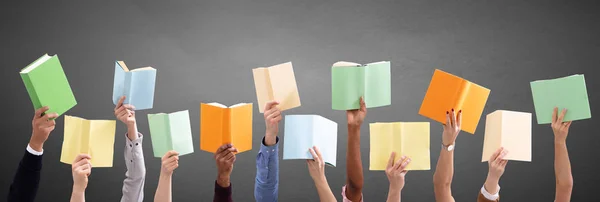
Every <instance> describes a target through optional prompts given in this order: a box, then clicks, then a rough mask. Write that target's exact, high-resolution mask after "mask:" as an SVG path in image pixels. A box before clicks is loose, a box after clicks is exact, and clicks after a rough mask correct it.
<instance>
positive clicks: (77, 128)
mask: <svg viewBox="0 0 600 202" xmlns="http://www.w3.org/2000/svg"><path fill="white" fill-rule="evenodd" d="M116 127H117V123H116V121H114V120H87V119H83V118H79V117H74V116H65V135H64V140H63V145H62V152H61V155H60V162H63V163H66V164H71V163H73V160H74V159H75V157H76V156H77V155H78V154H82V153H84V154H89V155H90V156H92V159H91V161H90V162H91V164H92V166H93V167H112V166H113V154H114V147H115V130H116Z"/></svg>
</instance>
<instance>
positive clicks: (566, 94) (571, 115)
mask: <svg viewBox="0 0 600 202" xmlns="http://www.w3.org/2000/svg"><path fill="white" fill-rule="evenodd" d="M531 93H532V94H533V105H534V107H535V116H536V118H537V123H538V124H547V123H552V110H553V109H554V107H558V109H559V111H558V112H559V113H560V111H561V110H562V109H567V110H568V111H567V114H565V117H564V119H563V121H575V120H582V119H589V118H592V113H591V111H590V103H589V100H588V93H587V88H586V86H585V77H584V76H583V74H577V75H572V76H567V77H562V78H557V79H549V80H539V81H533V82H531Z"/></svg>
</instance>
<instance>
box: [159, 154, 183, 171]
mask: <svg viewBox="0 0 600 202" xmlns="http://www.w3.org/2000/svg"><path fill="white" fill-rule="evenodd" d="M178 167H179V153H178V152H176V151H173V150H171V151H168V152H167V153H166V154H165V155H164V156H163V157H162V159H161V166H160V173H161V174H164V175H166V176H171V175H173V171H174V170H175V169H176V168H178Z"/></svg>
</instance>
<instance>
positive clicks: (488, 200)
mask: <svg viewBox="0 0 600 202" xmlns="http://www.w3.org/2000/svg"><path fill="white" fill-rule="evenodd" d="M499 194H500V186H498V193H496V194H490V193H489V192H488V191H487V190H485V186H482V187H481V191H480V192H479V196H477V202H498V201H500V195H499Z"/></svg>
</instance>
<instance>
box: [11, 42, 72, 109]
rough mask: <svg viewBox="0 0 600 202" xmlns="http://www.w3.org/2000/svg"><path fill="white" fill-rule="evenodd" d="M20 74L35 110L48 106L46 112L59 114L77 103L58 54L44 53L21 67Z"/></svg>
mask: <svg viewBox="0 0 600 202" xmlns="http://www.w3.org/2000/svg"><path fill="white" fill-rule="evenodd" d="M20 74H21V79H23V83H24V84H25V88H26V89H27V93H28V94H29V98H30V99H31V103H33V107H34V108H35V109H36V110H37V109H39V108H42V107H43V106H48V107H49V108H50V109H48V111H46V113H57V114H58V115H59V116H60V115H62V114H64V113H65V112H67V111H68V110H69V109H71V108H73V107H74V106H75V105H77V101H76V100H75V96H74V95H73V91H71V86H70V85H69V81H68V80H67V76H65V72H64V71H63V68H62V66H61V64H60V60H59V59H58V55H54V56H49V55H48V54H45V55H43V56H42V57H40V58H39V59H37V60H36V61H35V62H33V63H31V64H30V65H28V66H27V67H25V68H23V69H22V70H21V72H20Z"/></svg>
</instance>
